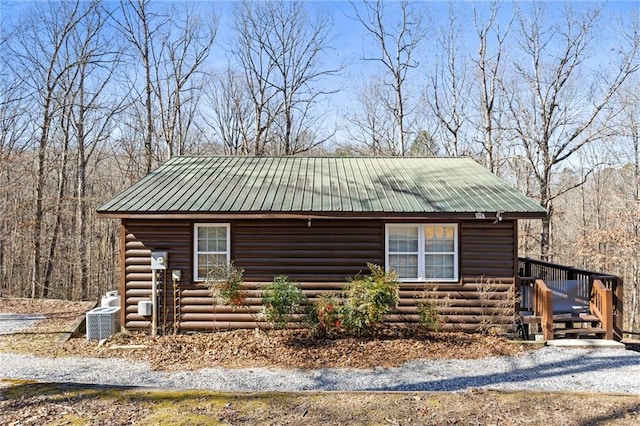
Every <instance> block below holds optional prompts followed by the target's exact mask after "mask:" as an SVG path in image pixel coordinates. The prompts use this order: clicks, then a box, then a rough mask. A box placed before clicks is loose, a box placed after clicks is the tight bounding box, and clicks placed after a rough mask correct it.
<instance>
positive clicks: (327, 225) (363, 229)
mask: <svg viewBox="0 0 640 426" xmlns="http://www.w3.org/2000/svg"><path fill="white" fill-rule="evenodd" d="M232 227H233V229H232V234H233V238H232V247H231V250H232V253H231V257H232V258H233V259H234V262H235V263H236V265H238V266H239V267H241V268H243V269H244V271H245V272H244V278H245V279H246V280H247V281H271V280H272V279H273V277H274V276H275V275H280V274H284V275H287V276H288V277H289V278H291V279H292V280H296V281H328V282H337V281H338V282H339V281H344V280H345V277H348V276H353V275H356V274H358V273H359V272H363V271H366V268H367V262H372V263H375V264H378V265H381V264H382V259H383V256H384V251H383V250H384V246H383V238H384V234H383V227H382V223H381V222H380V221H379V220H357V221H353V220H351V221H349V220H312V221H311V222H308V221H307V220H260V221H258V220H246V221H235V222H233V224H232Z"/></svg>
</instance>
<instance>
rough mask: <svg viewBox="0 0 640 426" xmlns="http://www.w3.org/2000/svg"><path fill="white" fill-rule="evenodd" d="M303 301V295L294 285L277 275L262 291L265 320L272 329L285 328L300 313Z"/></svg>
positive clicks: (286, 278)
mask: <svg viewBox="0 0 640 426" xmlns="http://www.w3.org/2000/svg"><path fill="white" fill-rule="evenodd" d="M305 300H306V297H305V295H304V294H303V293H302V290H300V287H299V286H298V285H297V284H296V283H294V282H292V281H290V280H289V278H288V277H286V276H283V275H279V276H277V277H275V278H274V279H273V281H272V282H271V283H269V284H267V285H266V286H265V288H264V290H263V291H262V303H263V305H264V306H263V313H264V315H265V319H266V320H267V321H268V322H269V323H271V324H272V325H273V327H274V328H285V327H286V326H287V324H288V323H289V322H291V321H293V320H294V319H295V315H296V314H299V313H300V311H301V306H302V304H303V302H304V301H305Z"/></svg>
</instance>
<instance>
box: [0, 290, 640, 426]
mask: <svg viewBox="0 0 640 426" xmlns="http://www.w3.org/2000/svg"><path fill="white" fill-rule="evenodd" d="M85 310H86V305H81V304H77V303H74V302H66V301H50V300H45V301H37V300H36V301H33V300H29V299H2V298H0V312H15V313H31V314H33V313H38V314H44V315H47V316H48V317H49V318H48V319H46V320H43V321H41V322H39V323H37V324H35V325H34V326H33V327H32V328H30V329H28V330H24V331H22V332H20V333H16V334H13V335H5V336H0V352H23V353H24V352H27V353H32V354H35V355H38V356H55V357H59V356H71V355H73V356H91V357H129V358H133V359H137V360H147V361H149V362H150V364H151V365H152V367H153V368H155V369H163V370H185V369H198V368H202V367H214V366H224V367H230V368H240V367H281V368H320V367H325V368H326V367H349V368H369V367H375V366H382V367H389V366H394V365H399V364H402V363H404V362H406V361H409V360H412V359H417V358H427V359H435V358H440V359H443V358H446V359H451V358H467V359H477V358H481V357H486V356H495V355H517V354H518V353H521V352H522V351H523V350H535V349H534V348H531V347H523V346H521V345H518V344H514V343H512V342H509V341H507V340H506V339H504V338H500V337H495V336H480V335H469V334H458V333H427V332H421V331H416V330H406V329H404V330H387V331H386V332H382V333H380V334H378V335H377V336H375V337H372V338H338V339H317V338H313V336H311V335H309V333H308V332H306V331H305V330H297V331H269V332H265V331H259V330H258V331H256V330H240V331H233V332H217V333H201V334H192V335H176V336H173V335H168V336H161V337H159V338H157V339H152V338H150V337H147V336H145V335H141V334H119V335H116V336H113V337H112V338H110V339H109V340H107V341H105V342H102V343H101V344H98V343H97V342H87V341H86V339H85V338H74V339H71V340H69V341H67V342H65V343H63V344H61V343H60V340H59V339H60V335H61V333H63V332H65V331H67V330H68V329H69V327H70V325H71V323H73V321H74V320H75V318H76V317H77V316H79V315H83V312H84V311H85ZM132 345H142V346H144V347H145V348H144V350H140V349H138V350H135V349H133V350H132V349H131V346H132ZM122 346H125V347H128V349H114V347H122ZM0 378H1V375H0ZM0 419H2V421H1V423H2V424H9V425H37V424H55V425H57V424H60V425H62V424H89V425H93V424H96V425H97V424H100V425H121V424H143V425H145V424H149V425H150V424H161V423H171V424H185V425H186V424H189V425H191V424H212V423H213V424H216V423H217V424H282V425H287V424H296V425H297V424H308V425H320V424H322V425H324V424H386V425H409V424H426V425H429V424H434V425H442V424H460V425H473V424H482V425H484V424H495V425H556V424H557V425H581V426H582V425H596V424H612V425H613V424H616V425H617V424H629V425H631V424H640V397H637V396H631V395H601V394H577V393H535V392H492V391H478V390H476V389H467V390H466V391H463V392H452V393H416V392H398V393H384V392H357V393H348V394H346V393H288V394H284V393H241V394H228V393H213V392H199V391H198V392H196V391H155V390H142V389H122V388H112V387H102V386H84V385H74V384H39V383H29V382H20V381H6V380H5V381H1V380H0Z"/></svg>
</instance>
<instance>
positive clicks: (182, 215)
mask: <svg viewBox="0 0 640 426" xmlns="http://www.w3.org/2000/svg"><path fill="white" fill-rule="evenodd" d="M478 213H482V214H483V215H484V218H481V217H478V216H481V215H478ZM546 215H547V214H546V212H539V211H536V212H500V215H499V217H500V218H501V219H502V220H511V219H544V218H545V217H546ZM96 216H97V217H98V218H101V219H151V220H158V219H165V220H166V219H193V220H230V219H382V220H394V219H425V218H429V219H455V220H478V219H480V220H496V219H497V218H498V215H497V214H496V212H493V211H492V212H314V211H309V212H304V211H301V212H228V213H221V212H105V211H102V212H100V211H99V212H97V214H96Z"/></svg>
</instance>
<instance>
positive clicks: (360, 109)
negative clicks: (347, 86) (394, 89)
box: [346, 78, 398, 155]
mask: <svg viewBox="0 0 640 426" xmlns="http://www.w3.org/2000/svg"><path fill="white" fill-rule="evenodd" d="M390 95H391V96H390ZM390 97H391V98H393V96H392V94H391V93H390V91H389V90H388V88H387V87H385V85H384V84H383V83H381V81H380V79H377V78H372V79H371V80H369V81H367V82H365V83H363V84H362V86H361V87H360V88H359V89H358V93H357V97H356V102H355V104H356V106H357V112H355V113H352V114H348V115H347V116H346V120H347V121H348V122H349V123H350V124H351V129H350V130H349V136H350V140H352V141H353V142H356V143H357V144H358V145H361V146H363V147H365V150H363V154H370V155H397V154H398V152H397V145H396V138H395V137H394V135H395V130H396V128H395V126H394V124H393V122H394V117H393V113H392V112H391V110H390V109H389V108H387V106H388V105H389V98H390Z"/></svg>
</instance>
